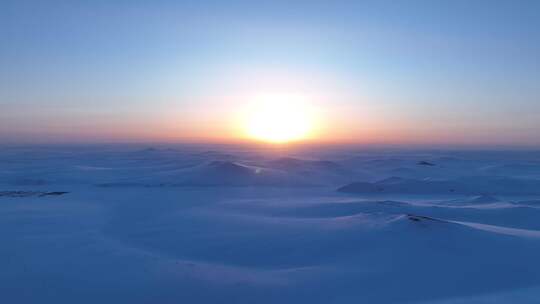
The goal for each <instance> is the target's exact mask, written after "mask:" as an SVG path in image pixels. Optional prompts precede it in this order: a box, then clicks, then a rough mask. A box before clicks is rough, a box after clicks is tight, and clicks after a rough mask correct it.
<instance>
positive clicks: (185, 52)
mask: <svg viewBox="0 0 540 304" xmlns="http://www.w3.org/2000/svg"><path fill="white" fill-rule="evenodd" d="M0 39H1V41H2V43H1V44H0V65H1V67H2V69H1V70H0V110H1V111H0V139H2V140H4V141H33V140H41V141H111V140H114V141H123V140H126V141H146V140H157V141H159V140H192V139H201V140H205V139H206V140H214V139H219V138H221V139H223V138H226V137H227V136H234V135H233V134H234V131H233V130H229V129H230V128H231V127H230V125H231V122H230V121H231V120H232V119H233V118H232V117H234V112H235V109H236V108H237V107H241V103H240V102H239V100H240V99H242V98H244V97H240V96H244V95H246V96H247V95H249V94H251V93H253V92H252V91H253V90H251V89H253V88H260V89H261V90H265V91H276V92H282V91H287V92H289V91H300V92H301V93H306V94H309V95H310V96H319V97H320V96H324V98H322V97H321V98H318V99H317V104H318V106H319V107H320V109H321V111H322V112H324V113H326V114H325V115H326V116H327V126H326V133H325V134H326V135H325V137H326V139H328V138H329V137H335V138H336V139H337V140H343V141H349V142H388V143H393V142H395V143H424V144H429V143H439V144H440V143H447V144H475V145H482V144H504V145H540V136H538V135H537V134H539V133H540V122H539V121H540V85H539V84H540V2H538V1H265V2H257V1H34V2H33V1H2V2H0ZM248 91H249V94H248V93H246V92H248Z"/></svg>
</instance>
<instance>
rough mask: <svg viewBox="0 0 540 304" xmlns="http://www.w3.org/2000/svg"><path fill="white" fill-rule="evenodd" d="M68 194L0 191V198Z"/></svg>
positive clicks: (61, 192)
mask: <svg viewBox="0 0 540 304" xmlns="http://www.w3.org/2000/svg"><path fill="white" fill-rule="evenodd" d="M66 193H69V192H67V191H53V192H43V191H0V197H31V196H37V197H44V196H59V195H64V194H66Z"/></svg>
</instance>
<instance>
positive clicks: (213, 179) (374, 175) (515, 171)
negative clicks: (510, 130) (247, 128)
mask: <svg viewBox="0 0 540 304" xmlns="http://www.w3.org/2000/svg"><path fill="white" fill-rule="evenodd" d="M0 244H2V245H1V246H0V269H1V270H2V271H0V300H1V302H2V303H98V302H99V303H375V304H376V303H538V299H540V262H539V260H538V257H539V256H540V153H538V152H524V151H521V152H520V151H514V152H496V151H478V152H475V151H467V152H459V151H411V150H405V151H398V150H392V151H389V150H375V149H365V150H360V149H358V148H355V149H353V148H342V149H336V148H320V147H318V148H314V147H307V148H305V149H300V148H297V149H295V150H287V151H284V150H279V151H277V150H272V151H268V150H264V149H260V148H253V147H251V148H250V147H233V146H226V147H225V146H201V145H199V146H195V145H191V146H188V145H182V146H180V145H177V146H172V145H171V146H156V147H142V146H135V145H124V146H97V145H96V146H81V147H77V146H71V147H61V146H52V147H44V146H41V147H3V148H2V150H0Z"/></svg>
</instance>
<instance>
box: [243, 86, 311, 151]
mask: <svg viewBox="0 0 540 304" xmlns="http://www.w3.org/2000/svg"><path fill="white" fill-rule="evenodd" d="M314 123H315V122H314V115H313V107H312V106H311V105H309V104H308V103H307V100H306V98H305V97H304V96H300V95H290V94H279V95H262V96H258V97H256V98H254V100H253V103H252V104H251V105H250V106H249V109H248V111H247V113H246V114H245V118H244V129H245V133H246V135H247V136H248V137H249V138H252V139H256V140H261V141H266V142H270V143H287V142H291V141H298V140H303V139H307V138H309V137H310V136H311V135H313V134H312V132H313V128H314Z"/></svg>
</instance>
